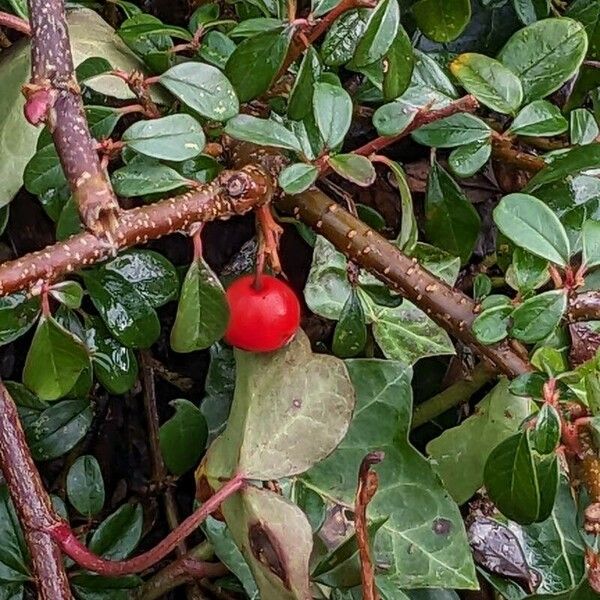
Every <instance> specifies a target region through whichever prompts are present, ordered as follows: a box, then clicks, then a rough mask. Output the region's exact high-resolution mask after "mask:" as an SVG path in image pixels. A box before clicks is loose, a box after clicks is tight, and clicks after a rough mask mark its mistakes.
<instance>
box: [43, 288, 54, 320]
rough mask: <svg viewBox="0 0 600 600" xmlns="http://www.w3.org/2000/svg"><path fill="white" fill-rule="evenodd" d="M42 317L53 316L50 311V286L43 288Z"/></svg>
mask: <svg viewBox="0 0 600 600" xmlns="http://www.w3.org/2000/svg"><path fill="white" fill-rule="evenodd" d="M42 315H44V317H49V316H51V315H52V312H51V311H50V300H49V298H48V284H46V283H45V284H44V285H43V286H42Z"/></svg>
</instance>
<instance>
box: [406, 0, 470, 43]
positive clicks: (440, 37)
mask: <svg viewBox="0 0 600 600" xmlns="http://www.w3.org/2000/svg"><path fill="white" fill-rule="evenodd" d="M412 12H413V14H414V16H415V19H416V21H417V25H418V26H419V29H421V31H422V32H423V33H424V34H425V35H426V36H427V37H428V38H429V39H431V40H434V41H435V42H451V41H452V40H454V39H456V38H457V37H458V36H459V35H460V34H461V33H462V32H463V31H464V29H465V27H466V26H467V25H468V23H469V21H470V19H471V3H470V2H469V0H453V1H452V2H447V1H446V0H419V2H417V3H416V4H414V5H413V7H412Z"/></svg>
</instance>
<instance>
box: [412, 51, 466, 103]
mask: <svg viewBox="0 0 600 600" xmlns="http://www.w3.org/2000/svg"><path fill="white" fill-rule="evenodd" d="M414 55H415V68H414V70H413V75H412V80H411V82H410V86H409V88H408V90H406V92H405V93H404V94H402V100H404V101H405V102H407V103H409V104H413V105H415V106H418V107H423V106H428V107H430V108H435V109H438V108H442V107H443V106H446V105H447V104H448V103H449V102H452V100H456V99H457V98H458V96H459V94H458V91H457V89H456V87H455V86H454V84H453V83H452V81H451V80H450V77H449V76H448V74H447V72H446V71H445V70H444V69H442V67H440V65H439V64H438V63H437V62H436V61H435V60H434V59H433V58H432V57H431V56H428V55H427V54H426V53H425V52H419V51H418V50H416V49H415V51H414Z"/></svg>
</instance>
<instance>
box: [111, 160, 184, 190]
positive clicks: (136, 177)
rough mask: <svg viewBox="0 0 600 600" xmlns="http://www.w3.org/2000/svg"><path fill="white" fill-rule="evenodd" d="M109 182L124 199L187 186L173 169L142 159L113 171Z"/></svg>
mask: <svg viewBox="0 0 600 600" xmlns="http://www.w3.org/2000/svg"><path fill="white" fill-rule="evenodd" d="M111 181H112V184H113V186H114V188H115V192H116V193H117V194H118V195H119V196H123V197H125V198H129V197H135V196H145V195H147V194H156V193H159V192H169V191H171V190H175V189H177V188H180V187H182V186H185V185H187V179H186V178H185V177H182V176H181V175H180V174H179V173H178V172H177V171H175V169H171V168H170V167H167V166H166V165H162V164H160V163H159V162H156V161H154V160H152V159H144V158H142V160H134V161H132V162H130V163H128V164H126V165H125V166H124V167H121V168H120V169H117V170H116V171H113V173H112V175H111Z"/></svg>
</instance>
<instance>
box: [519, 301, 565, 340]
mask: <svg viewBox="0 0 600 600" xmlns="http://www.w3.org/2000/svg"><path fill="white" fill-rule="evenodd" d="M566 310H567V294H566V293H565V290H550V291H549V292H544V293H542V294H538V295H537V296H534V297H533V298H529V299H527V300H525V302H523V304H521V305H520V306H518V307H517V308H515V310H514V311H513V313H512V325H511V328H510V333H511V335H512V336H514V337H516V338H517V339H519V340H521V341H522V342H525V343H526V344H533V343H535V342H539V341H541V340H543V339H544V338H545V337H547V336H549V335H550V334H551V333H552V332H553V331H554V329H555V328H556V327H558V324H559V323H560V321H561V319H562V317H563V315H564V314H565V311H566Z"/></svg>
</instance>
